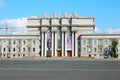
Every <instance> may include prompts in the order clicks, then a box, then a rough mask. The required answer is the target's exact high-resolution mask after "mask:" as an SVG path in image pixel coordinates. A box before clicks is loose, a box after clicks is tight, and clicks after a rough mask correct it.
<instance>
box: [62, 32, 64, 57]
mask: <svg viewBox="0 0 120 80" xmlns="http://www.w3.org/2000/svg"><path fill="white" fill-rule="evenodd" d="M64 41H65V40H64V32H62V57H63V56H64V47H65V46H64Z"/></svg>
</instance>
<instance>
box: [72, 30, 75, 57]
mask: <svg viewBox="0 0 120 80" xmlns="http://www.w3.org/2000/svg"><path fill="white" fill-rule="evenodd" d="M74 41H75V40H74V32H72V57H73V56H75V55H74V53H75V50H74V49H75V44H74Z"/></svg>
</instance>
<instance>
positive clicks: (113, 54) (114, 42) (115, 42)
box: [110, 39, 118, 58]
mask: <svg viewBox="0 0 120 80" xmlns="http://www.w3.org/2000/svg"><path fill="white" fill-rule="evenodd" d="M111 42H112V43H111V49H110V56H111V57H113V58H117V57H118V54H117V53H116V48H117V45H118V40H116V39H112V41H111Z"/></svg>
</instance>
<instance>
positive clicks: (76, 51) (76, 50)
mask: <svg viewBox="0 0 120 80" xmlns="http://www.w3.org/2000/svg"><path fill="white" fill-rule="evenodd" d="M75 57H78V43H77V32H75Z"/></svg>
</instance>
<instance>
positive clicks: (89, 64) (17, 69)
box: [0, 60, 120, 80]
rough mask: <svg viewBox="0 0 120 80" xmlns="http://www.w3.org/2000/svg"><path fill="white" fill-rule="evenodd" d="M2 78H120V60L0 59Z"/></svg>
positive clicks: (114, 79)
mask: <svg viewBox="0 0 120 80" xmlns="http://www.w3.org/2000/svg"><path fill="white" fill-rule="evenodd" d="M0 80H120V61H106V60H105V61H98V60H97V61H95V60H35V61H33V60H0Z"/></svg>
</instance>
